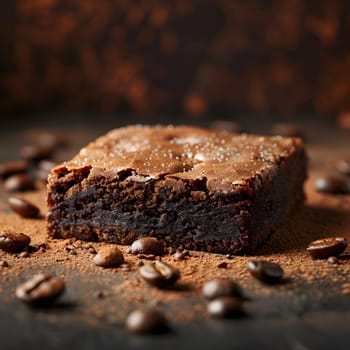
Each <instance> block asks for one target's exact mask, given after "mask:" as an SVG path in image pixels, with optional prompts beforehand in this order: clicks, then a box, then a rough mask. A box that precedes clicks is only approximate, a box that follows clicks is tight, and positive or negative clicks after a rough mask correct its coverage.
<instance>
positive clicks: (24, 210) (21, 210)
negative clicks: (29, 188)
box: [8, 197, 40, 219]
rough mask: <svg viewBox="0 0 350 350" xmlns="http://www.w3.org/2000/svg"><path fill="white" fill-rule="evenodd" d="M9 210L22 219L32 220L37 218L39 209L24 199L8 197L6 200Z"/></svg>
mask: <svg viewBox="0 0 350 350" xmlns="http://www.w3.org/2000/svg"><path fill="white" fill-rule="evenodd" d="M8 204H9V206H10V208H11V209H12V210H13V211H14V212H15V213H17V214H18V215H20V216H22V217H23V218H30V219H34V218H37V217H39V213H40V210H39V208H38V207H37V206H36V205H34V204H32V203H30V202H28V201H26V200H25V199H21V198H17V197H10V198H9V199H8Z"/></svg>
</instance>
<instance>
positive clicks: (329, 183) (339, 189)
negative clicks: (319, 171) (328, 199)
mask: <svg viewBox="0 0 350 350" xmlns="http://www.w3.org/2000/svg"><path fill="white" fill-rule="evenodd" d="M344 187H345V182H344V179H343V178H341V177H339V176H335V175H325V176H322V177H319V178H318V179H316V181H315V189H316V191H318V192H325V193H333V194H339V193H343V192H344Z"/></svg>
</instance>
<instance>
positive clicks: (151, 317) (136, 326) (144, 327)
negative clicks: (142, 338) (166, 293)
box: [126, 309, 169, 333]
mask: <svg viewBox="0 0 350 350" xmlns="http://www.w3.org/2000/svg"><path fill="white" fill-rule="evenodd" d="M126 329H127V330H128V331H129V332H132V333H160V332H165V331H168V330H169V326H168V322H167V320H166V318H165V317H164V316H163V314H161V313H160V312H159V311H156V310H150V309H148V310H135V311H133V312H131V313H130V314H129V316H128V317H127V319H126Z"/></svg>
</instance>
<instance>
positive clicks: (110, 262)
mask: <svg viewBox="0 0 350 350" xmlns="http://www.w3.org/2000/svg"><path fill="white" fill-rule="evenodd" d="M123 262H124V256H123V253H122V252H121V250H120V249H119V248H118V247H104V248H101V249H100V250H99V251H98V253H97V254H96V255H95V257H94V263H95V264H96V265H97V266H101V267H106V268H108V267H118V266H120V265H121V264H122V263H123Z"/></svg>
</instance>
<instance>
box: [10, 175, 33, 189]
mask: <svg viewBox="0 0 350 350" xmlns="http://www.w3.org/2000/svg"><path fill="white" fill-rule="evenodd" d="M4 187H5V189H6V190H7V191H11V192H15V191H28V190H33V189H34V183H33V181H32V179H31V178H30V177H29V176H28V175H26V174H17V175H11V176H10V177H8V178H7V180H6V181H5V182H4Z"/></svg>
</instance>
